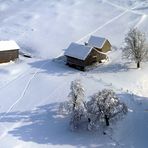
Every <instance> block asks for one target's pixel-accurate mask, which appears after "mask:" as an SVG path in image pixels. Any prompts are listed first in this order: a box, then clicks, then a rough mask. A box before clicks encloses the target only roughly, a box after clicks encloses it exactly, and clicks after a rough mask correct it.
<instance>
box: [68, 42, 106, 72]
mask: <svg viewBox="0 0 148 148" xmlns="http://www.w3.org/2000/svg"><path fill="white" fill-rule="evenodd" d="M65 56H66V58H67V65H69V66H71V67H74V68H77V69H79V70H83V71H84V70H85V68H86V66H89V65H92V64H93V63H95V62H101V60H103V59H106V58H107V56H106V54H104V53H102V52H100V51H98V50H97V49H95V48H94V47H89V46H85V45H81V44H77V43H71V44H70V46H69V47H68V48H67V50H66V51H65Z"/></svg>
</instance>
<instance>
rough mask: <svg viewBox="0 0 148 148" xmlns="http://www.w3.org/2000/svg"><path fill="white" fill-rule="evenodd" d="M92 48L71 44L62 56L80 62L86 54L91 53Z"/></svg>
mask: <svg viewBox="0 0 148 148" xmlns="http://www.w3.org/2000/svg"><path fill="white" fill-rule="evenodd" d="M91 50H92V47H90V46H85V45H81V44H77V43H71V44H70V45H69V47H68V48H67V49H66V51H65V53H64V55H65V56H69V57H73V58H77V59H80V60H85V58H86V57H87V56H88V54H89V53H90V52H91Z"/></svg>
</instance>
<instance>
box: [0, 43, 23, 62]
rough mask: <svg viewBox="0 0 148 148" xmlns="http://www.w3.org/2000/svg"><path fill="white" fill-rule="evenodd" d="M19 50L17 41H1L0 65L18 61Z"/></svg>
mask: <svg viewBox="0 0 148 148" xmlns="http://www.w3.org/2000/svg"><path fill="white" fill-rule="evenodd" d="M19 49H20V47H19V46H18V45H17V43H16V42H15V41H12V40H10V41H0V63H6V62H10V61H14V60H16V59H17V58H18V57H19Z"/></svg>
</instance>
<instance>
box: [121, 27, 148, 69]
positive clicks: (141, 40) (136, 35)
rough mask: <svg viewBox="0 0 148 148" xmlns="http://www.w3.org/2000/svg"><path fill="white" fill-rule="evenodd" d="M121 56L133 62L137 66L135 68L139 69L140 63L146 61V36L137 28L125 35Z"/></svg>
mask: <svg viewBox="0 0 148 148" xmlns="http://www.w3.org/2000/svg"><path fill="white" fill-rule="evenodd" d="M123 56H124V57H125V58H127V59H130V60H132V61H134V62H135V63H136V64H137V68H140V64H141V62H142V61H147V59H148V45H147V42H146V36H145V34H144V33H142V32H141V31H140V30H138V29H137V28H134V29H130V31H129V32H128V34H127V35H126V37H125V46H124V47H123Z"/></svg>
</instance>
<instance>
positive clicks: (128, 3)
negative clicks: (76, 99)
mask: <svg viewBox="0 0 148 148" xmlns="http://www.w3.org/2000/svg"><path fill="white" fill-rule="evenodd" d="M111 2H112V3H111ZM0 3H1V4H0V20H1V21H0V32H1V33H0V39H1V40H5V39H15V40H16V41H17V42H18V43H19V45H20V46H21V50H22V51H24V52H25V51H27V52H29V53H31V54H32V55H33V57H35V56H36V58H31V59H27V58H24V57H22V56H20V60H18V61H16V62H15V63H14V62H10V63H7V64H1V65H0V99H1V103H0V147H1V148H26V147H27V148H32V147H35V148H50V147H51V148H84V147H85V148H87V147H90V148H139V147H142V148H145V147H147V137H148V134H147V133H148V126H147V123H148V92H147V90H148V78H147V73H148V68H147V67H148V63H143V64H142V68H141V69H135V67H136V66H135V64H134V63H128V62H127V61H123V60H122V56H121V50H120V49H119V48H120V46H121V45H122V43H123V39H124V35H125V34H126V33H127V31H128V30H129V28H130V27H138V28H140V29H141V30H143V31H144V32H145V33H146V35H148V31H147V25H148V20H147V13H146V11H147V9H146V8H145V10H144V11H141V9H137V8H140V7H141V6H142V5H143V3H145V4H147V1H146V0H145V1H143V2H142V3H141V1H140V0H137V1H135V0H125V1H124V2H123V1H121V0H111V1H110V2H109V1H107V0H93V1H87V2H86V0H80V1H77V0H71V1H69V0H54V1H49V0H45V1H44V2H43V1H42V0H36V1H32V0H0ZM134 7H135V8H134ZM131 8H134V9H131ZM12 14H13V15H12ZM90 35H97V36H103V37H105V38H107V39H109V41H110V42H111V43H112V45H114V46H116V47H117V49H113V50H112V51H111V52H110V53H109V58H110V60H109V62H107V63H105V64H102V65H99V66H98V67H96V68H95V69H92V70H90V71H88V72H80V71H78V70H75V69H72V68H69V67H67V66H66V65H64V63H60V62H57V61H53V60H51V59H52V58H53V57H56V56H58V55H60V54H61V53H62V51H63V49H65V48H67V47H68V45H69V44H70V43H71V42H73V41H77V42H79V43H83V42H84V41H87V39H88V38H89V37H90ZM39 57H40V58H39ZM47 57H48V59H47ZM76 78H79V79H81V80H82V83H83V84H84V86H85V90H86V97H88V99H89V96H90V95H92V94H93V93H95V92H96V91H98V90H100V89H103V88H109V89H113V90H114V91H116V93H117V94H118V95H119V96H120V98H121V99H122V101H124V102H125V103H126V104H127V105H128V108H129V113H128V115H127V116H126V118H125V119H123V120H122V121H121V122H118V123H117V124H115V125H114V126H113V129H114V130H113V131H112V130H109V131H108V132H107V135H102V133H99V132H92V133H90V132H88V131H83V130H79V131H77V132H70V130H69V128H68V127H69V126H68V121H69V119H68V118H64V117H62V116H59V114H58V111H57V110H58V104H59V102H63V101H65V100H67V99H68V97H67V95H68V93H69V89H70V83H71V81H72V80H74V79H76Z"/></svg>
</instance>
